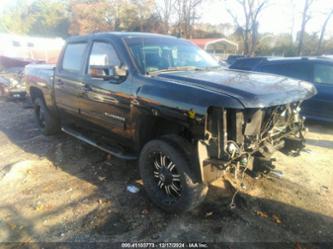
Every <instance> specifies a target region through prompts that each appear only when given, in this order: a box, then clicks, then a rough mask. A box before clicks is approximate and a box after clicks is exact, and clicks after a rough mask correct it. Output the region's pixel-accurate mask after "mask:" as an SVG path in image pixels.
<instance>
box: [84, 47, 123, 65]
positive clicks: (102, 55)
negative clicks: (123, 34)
mask: <svg viewBox="0 0 333 249" xmlns="http://www.w3.org/2000/svg"><path fill="white" fill-rule="evenodd" d="M119 65H120V60H119V58H118V56H117V54H116V51H115V50H114V48H113V46H112V45H111V44H109V43H105V42H94V44H93V47H92V50H91V54H90V57H89V66H119Z"/></svg>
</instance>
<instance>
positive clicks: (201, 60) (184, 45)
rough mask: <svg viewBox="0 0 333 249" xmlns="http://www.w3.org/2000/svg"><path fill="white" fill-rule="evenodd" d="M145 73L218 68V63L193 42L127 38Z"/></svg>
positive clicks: (135, 57) (126, 40) (174, 39)
mask: <svg viewBox="0 0 333 249" xmlns="http://www.w3.org/2000/svg"><path fill="white" fill-rule="evenodd" d="M125 42H126V43H127V45H128V47H129V49H130V51H131V53H132V56H133V57H134V59H135V61H136V63H137V65H138V67H139V68H140V70H141V71H142V72H143V73H146V74H147V73H148V74H149V73H152V72H157V71H161V70H162V71H164V70H184V69H185V68H188V69H204V68H210V67H218V66H219V64H218V62H217V61H216V60H215V59H213V57H211V56H210V55H209V54H207V53H206V52H205V51H203V50H202V49H200V48H198V47H197V46H195V45H193V44H192V43H191V42H189V41H186V40H182V39H176V38H151V37H150V38H138V37H133V38H126V39H125Z"/></svg>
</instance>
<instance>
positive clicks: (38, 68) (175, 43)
mask: <svg viewBox="0 0 333 249" xmlns="http://www.w3.org/2000/svg"><path fill="white" fill-rule="evenodd" d="M25 77H26V78H25V80H26V83H27V85H28V90H29V93H30V96H31V98H32V101H33V103H34V106H35V107H34V108H35V113H36V117H37V121H38V124H39V126H40V128H41V131H42V132H43V133H44V134H45V135H52V134H55V133H57V132H58V131H60V130H62V131H63V132H65V133H68V134H70V135H72V136H74V137H76V138H78V139H80V140H82V141H85V142H87V143H89V144H91V145H93V146H96V147H98V148H100V149H102V150H104V151H106V152H107V153H110V154H112V155H114V156H117V157H119V158H122V159H126V160H137V159H138V164H139V169H140V174H141V177H142V179H143V183H144V187H145V190H146V192H147V194H148V196H149V198H150V199H151V200H152V201H153V202H154V203H155V204H156V205H157V206H159V207H160V208H162V209H164V210H166V211H168V212H181V211H186V210H189V209H191V208H194V207H195V206H197V205H198V204H199V203H200V202H201V201H202V200H203V199H204V197H205V195H206V193H207V186H208V183H209V182H211V181H212V180H215V179H217V178H218V177H220V176H221V175H222V174H224V172H225V171H228V172H232V173H234V174H235V175H236V174H237V172H238V173H242V172H245V171H246V172H249V173H251V172H253V171H255V170H256V168H257V167H258V165H259V163H260V162H261V161H262V160H263V161H267V160H268V161H269V159H270V157H271V154H272V153H273V152H274V151H275V150H280V149H288V150H298V149H300V148H302V147H303V140H304V138H303V130H304V126H303V121H304V120H303V118H302V117H300V116H299V112H300V105H301V103H302V101H303V100H305V99H307V98H309V97H311V96H313V95H314V94H315V93H316V89H315V88H314V87H313V85H311V84H310V83H307V82H304V81H300V80H293V79H289V78H286V77H279V76H274V75H270V74H261V73H249V72H242V71H234V70H226V69H222V68H221V67H220V66H219V64H218V63H217V62H216V61H215V60H214V59H212V58H211V57H210V56H209V55H208V54H206V53H205V52H204V51H203V50H201V49H200V48H198V47H196V46H195V45H193V44H192V43H191V42H189V41H186V40H184V39H179V38H175V37H171V36H163V35H157V34H146V33H123V32H121V33H117V32H114V33H97V34H92V35H87V36H80V37H73V38H70V39H68V41H67V43H66V45H65V47H64V49H63V51H62V53H61V55H60V58H59V62H58V64H57V65H56V66H54V65H31V66H27V67H26V69H25ZM260 164H261V163H260ZM258 168H259V167H258Z"/></svg>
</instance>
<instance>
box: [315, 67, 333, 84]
mask: <svg viewBox="0 0 333 249" xmlns="http://www.w3.org/2000/svg"><path fill="white" fill-rule="evenodd" d="M313 79H314V82H315V83H327V84H332V85H333V65H328V64H315V65H314V69H313Z"/></svg>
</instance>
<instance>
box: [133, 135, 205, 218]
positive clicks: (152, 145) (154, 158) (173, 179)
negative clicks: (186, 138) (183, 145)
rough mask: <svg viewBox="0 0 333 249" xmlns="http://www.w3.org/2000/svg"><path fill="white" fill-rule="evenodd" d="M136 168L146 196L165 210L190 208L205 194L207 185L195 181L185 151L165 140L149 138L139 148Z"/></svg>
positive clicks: (172, 210)
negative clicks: (140, 148)
mask: <svg viewBox="0 0 333 249" xmlns="http://www.w3.org/2000/svg"><path fill="white" fill-rule="evenodd" d="M139 169H140V175H141V178H142V180H143V183H144V188H145V190H146V193H147V195H148V197H149V198H150V199H151V201H152V202H153V203H154V204H155V205H156V206H158V207H159V208H161V209H163V210H164V211H166V212H169V213H180V212H185V211H189V210H191V209H193V208H195V207H196V206H198V205H199V204H200V203H201V202H202V201H203V200H204V199H205V197H206V194H207V189H208V188H207V186H206V185H205V184H203V183H199V182H195V180H194V179H195V178H194V176H193V172H191V171H190V170H189V169H190V165H189V160H187V157H186V155H185V154H184V153H182V152H181V151H180V150H178V149H176V148H175V147H174V146H172V145H171V143H169V142H167V141H163V140H152V141H150V142H148V143H147V144H146V145H145V146H144V148H143V149H142V151H141V154H140V159H139Z"/></svg>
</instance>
